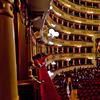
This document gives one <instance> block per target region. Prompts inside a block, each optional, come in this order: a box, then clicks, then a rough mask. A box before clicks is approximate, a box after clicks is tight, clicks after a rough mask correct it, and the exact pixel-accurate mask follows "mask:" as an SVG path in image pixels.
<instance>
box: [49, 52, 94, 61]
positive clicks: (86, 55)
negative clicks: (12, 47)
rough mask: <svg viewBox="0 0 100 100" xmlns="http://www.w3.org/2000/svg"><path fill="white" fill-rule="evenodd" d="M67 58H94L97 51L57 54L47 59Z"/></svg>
mask: <svg viewBox="0 0 100 100" xmlns="http://www.w3.org/2000/svg"><path fill="white" fill-rule="evenodd" d="M67 58H71V59H73V58H92V59H95V53H70V54H58V55H57V54H56V55H50V56H48V58H47V59H49V60H50V61H52V60H65V59H67Z"/></svg>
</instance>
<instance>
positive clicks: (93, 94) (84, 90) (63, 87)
mask: <svg viewBox="0 0 100 100" xmlns="http://www.w3.org/2000/svg"><path fill="white" fill-rule="evenodd" d="M53 82H54V85H55V87H56V89H57V91H58V94H59V95H60V96H61V98H62V100H69V98H70V95H71V91H72V89H77V97H78V99H79V100H100V96H99V93H100V68H96V67H95V68H78V69H74V70H70V71H65V72H61V73H60V74H57V75H56V76H55V77H54V79H53Z"/></svg>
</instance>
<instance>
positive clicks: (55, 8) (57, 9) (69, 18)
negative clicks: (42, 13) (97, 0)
mask: <svg viewBox="0 0 100 100" xmlns="http://www.w3.org/2000/svg"><path fill="white" fill-rule="evenodd" d="M52 6H53V8H54V9H53V12H54V13H55V11H56V12H57V13H60V14H61V15H62V16H60V17H61V18H63V19H65V20H66V19H67V20H70V21H72V22H74V23H76V20H77V21H81V23H83V24H93V25H99V24H100V20H90V19H86V18H80V17H76V16H72V15H69V14H67V13H65V12H63V11H62V10H60V9H59V8H57V7H56V6H55V5H52ZM55 14H56V13H55ZM99 14H100V12H99ZM79 24H80V23H79Z"/></svg>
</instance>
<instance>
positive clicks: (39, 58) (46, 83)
mask: <svg viewBox="0 0 100 100" xmlns="http://www.w3.org/2000/svg"><path fill="white" fill-rule="evenodd" d="M46 57H47V55H45V54H44V53H41V54H37V55H36V56H34V57H33V60H34V64H35V65H36V68H37V70H38V77H39V80H40V81H41V84H40V93H41V100H61V99H60V96H59V95H58V94H57V91H56V89H55V87H54V85H53V83H52V80H51V78H50V77H49V75H48V72H47V69H46V62H45V59H46Z"/></svg>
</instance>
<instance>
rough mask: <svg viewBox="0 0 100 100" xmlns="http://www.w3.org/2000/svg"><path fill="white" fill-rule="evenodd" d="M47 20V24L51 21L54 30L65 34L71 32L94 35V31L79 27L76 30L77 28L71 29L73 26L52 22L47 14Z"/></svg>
mask: <svg viewBox="0 0 100 100" xmlns="http://www.w3.org/2000/svg"><path fill="white" fill-rule="evenodd" d="M47 22H48V24H49V26H51V24H52V23H53V24H55V25H56V26H55V29H56V30H59V31H62V32H64V33H66V34H67V32H71V33H73V34H79V35H94V34H95V33H96V32H95V31H90V30H81V29H79V30H77V29H73V28H69V27H66V26H63V25H60V24H58V23H56V22H54V21H53V20H52V19H51V18H50V17H49V16H48V19H47Z"/></svg>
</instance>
